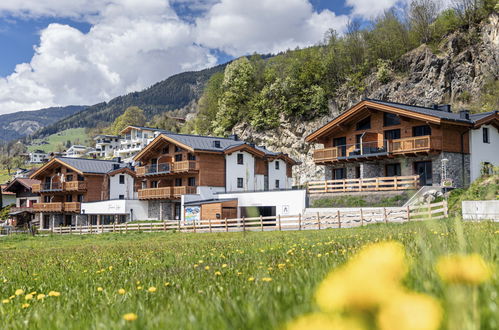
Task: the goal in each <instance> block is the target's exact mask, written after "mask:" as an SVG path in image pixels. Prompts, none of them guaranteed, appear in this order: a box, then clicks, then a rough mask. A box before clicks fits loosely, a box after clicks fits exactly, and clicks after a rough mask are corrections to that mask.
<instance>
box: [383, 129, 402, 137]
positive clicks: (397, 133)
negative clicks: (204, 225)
mask: <svg viewBox="0 0 499 330" xmlns="http://www.w3.org/2000/svg"><path fill="white" fill-rule="evenodd" d="M384 134H385V140H396V139H400V129H390V130H387V131H385V133H384Z"/></svg>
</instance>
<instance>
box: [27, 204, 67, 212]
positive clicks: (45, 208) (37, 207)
mask: <svg viewBox="0 0 499 330" xmlns="http://www.w3.org/2000/svg"><path fill="white" fill-rule="evenodd" d="M33 210H34V211H35V212H62V211H63V210H64V204H63V203H60V202H58V203H36V204H34V205H33Z"/></svg>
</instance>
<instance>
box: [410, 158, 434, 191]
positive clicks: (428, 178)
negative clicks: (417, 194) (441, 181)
mask: <svg viewBox="0 0 499 330" xmlns="http://www.w3.org/2000/svg"><path fill="white" fill-rule="evenodd" d="M414 172H415V173H416V174H417V175H419V183H420V184H421V185H422V186H431V185H432V184H433V174H432V166H431V161H424V162H415V163H414Z"/></svg>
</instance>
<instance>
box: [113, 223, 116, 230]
mask: <svg viewBox="0 0 499 330" xmlns="http://www.w3.org/2000/svg"><path fill="white" fill-rule="evenodd" d="M115 231H116V221H115V222H113V233H114V232H115Z"/></svg>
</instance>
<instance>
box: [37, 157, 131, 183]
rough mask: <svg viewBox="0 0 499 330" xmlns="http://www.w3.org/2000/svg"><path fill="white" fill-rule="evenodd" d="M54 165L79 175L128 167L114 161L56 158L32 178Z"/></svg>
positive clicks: (101, 172)
mask: <svg viewBox="0 0 499 330" xmlns="http://www.w3.org/2000/svg"><path fill="white" fill-rule="evenodd" d="M54 163H59V164H61V165H65V166H67V167H69V168H71V169H72V170H73V171H75V172H77V173H79V174H106V173H108V172H111V171H114V170H116V169H118V168H121V167H124V166H126V165H125V164H123V163H120V162H117V161H113V160H99V159H87V158H70V157H55V158H52V159H51V160H50V161H49V162H48V163H45V164H44V165H43V166H42V167H40V168H39V169H38V170H37V171H36V172H35V173H33V174H32V175H31V177H30V178H35V177H36V176H37V175H38V174H40V173H42V172H43V171H44V170H45V169H47V168H49V167H51V166H52V165H53V164H54Z"/></svg>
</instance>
